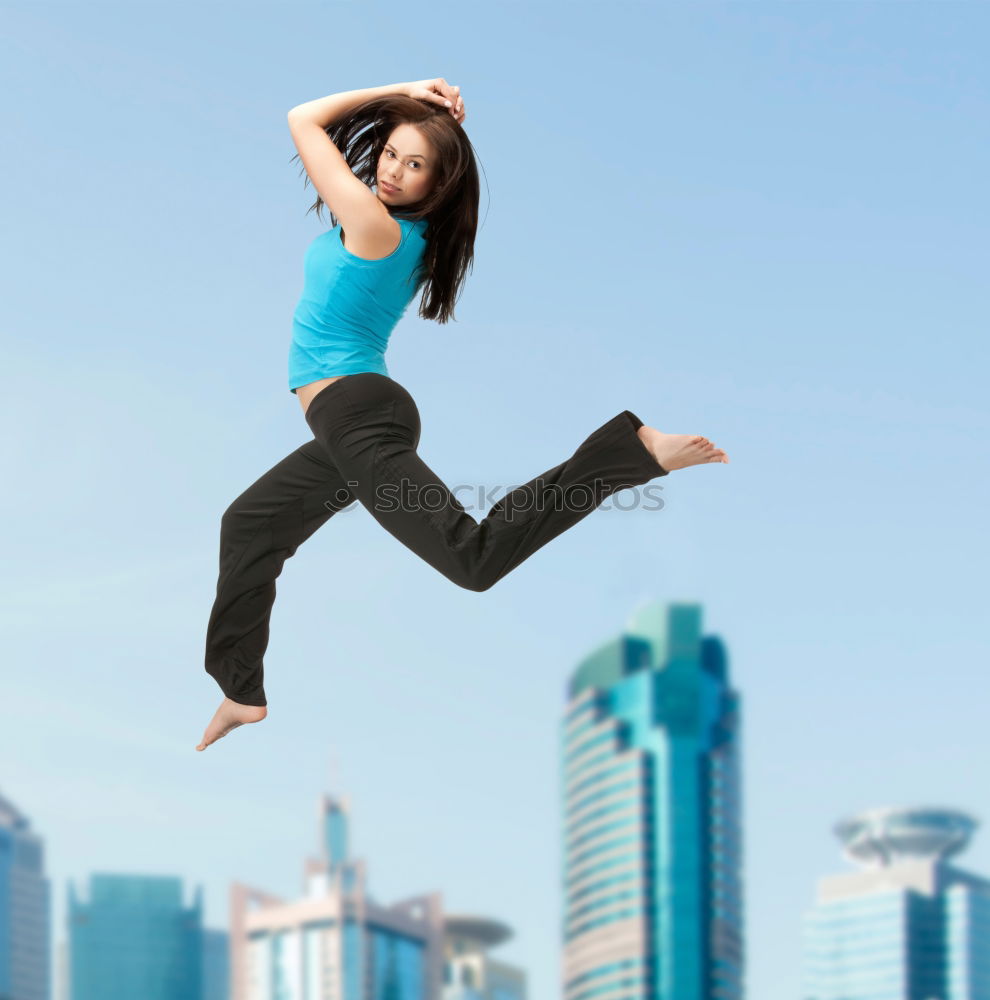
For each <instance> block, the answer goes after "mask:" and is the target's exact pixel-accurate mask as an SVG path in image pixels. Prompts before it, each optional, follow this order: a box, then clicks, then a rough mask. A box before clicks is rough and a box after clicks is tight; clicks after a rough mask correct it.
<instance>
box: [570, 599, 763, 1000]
mask: <svg viewBox="0 0 990 1000" xmlns="http://www.w3.org/2000/svg"><path fill="white" fill-rule="evenodd" d="M568 696H569V699H568V705H567V710H566V715H565V718H564V722H563V738H562V755H563V767H562V771H563V774H562V785H563V814H564V869H563V888H564V893H565V903H564V927H563V947H564V956H563V977H564V989H563V996H564V1000H599V998H601V1000H741V998H742V997H743V972H744V968H743V966H744V954H743V889H742V834H741V787H740V786H741V779H740V752H739V739H740V714H739V696H738V695H737V694H736V692H734V691H733V690H732V689H731V688H730V687H729V677H728V665H727V656H726V652H725V648H724V646H723V644H722V642H721V641H720V640H719V639H718V638H716V637H714V636H704V635H702V625H701V608H700V606H699V605H696V604H669V605H664V604H660V603H656V604H652V605H650V606H648V607H644V608H642V609H640V610H639V611H638V612H636V613H635V614H634V615H633V617H632V619H631V621H630V623H629V625H628V627H627V629H626V631H625V633H624V634H622V635H620V636H619V637H618V638H616V639H613V640H611V641H610V642H608V643H606V644H605V645H604V646H602V647H601V648H599V649H598V650H596V651H595V652H594V653H592V654H591V655H590V656H589V657H588V658H587V659H586V660H584V662H582V663H581V664H580V665H579V666H578V668H577V670H576V671H575V673H574V675H573V676H572V678H571V681H570V685H569V690H568Z"/></svg>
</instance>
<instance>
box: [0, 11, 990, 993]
mask: <svg viewBox="0 0 990 1000" xmlns="http://www.w3.org/2000/svg"><path fill="white" fill-rule="evenodd" d="M3 13H4V20H5V23H6V25H7V31H6V33H5V37H4V40H3V57H2V58H0V85H2V96H0V106H2V109H3V120H2V127H3V135H4V139H5V142H4V147H5V151H4V157H3V163H4V180H5V183H4V185H3V197H4V230H5V235H6V238H5V239H4V240H3V241H2V244H0V254H2V257H3V260H2V263H3V277H4V293H3V296H2V302H3V306H2V310H3V312H2V315H3V330H4V338H3V359H2V360H3V370H4V379H3V382H4V392H3V394H2V398H0V407H2V413H3V417H4V419H5V425H6V427H7V431H8V432H7V433H6V434H5V435H4V438H3V448H4V454H3V461H4V467H5V469H6V470H7V472H8V479H7V488H6V489H5V490H4V491H3V493H2V495H0V503H2V505H3V515H4V519H5V523H6V525H7V532H6V551H5V556H6V559H5V564H6V567H7V572H6V573H5V574H4V578H5V580H6V587H5V597H4V600H3V603H2V606H0V620H2V635H3V649H2V663H3V669H4V684H3V699H2V705H3V717H2V725H0V790H2V792H3V793H4V794H5V795H7V796H8V797H10V798H11V799H12V800H13V801H14V802H16V803H17V804H18V805H19V806H20V807H21V808H22V809H23V810H24V811H25V812H27V813H28V815H29V816H30V817H31V818H32V820H33V822H34V824H35V826H36V827H37V828H38V829H39V830H40V832H41V833H42V834H43V835H44V837H45V839H46V845H47V852H48V865H49V870H50V872H51V874H52V876H53V878H54V879H55V882H56V897H57V898H56V902H57V910H56V915H57V918H58V920H59V923H58V926H57V935H56V936H57V937H59V938H60V937H62V935H63V924H62V912H63V905H64V896H65V884H66V881H67V880H68V879H70V878H72V879H75V880H77V881H79V880H82V879H85V878H86V877H87V876H88V874H89V873H90V872H92V871H101V870H106V871H133V872H150V873H156V874H176V875H181V876H182V877H183V878H184V879H186V880H187V892H191V886H192V884H194V883H196V882H201V883H202V884H203V885H204V887H205V889H206V894H207V906H208V918H209V921H210V923H211V924H213V925H226V920H227V897H226V890H227V886H228V884H229V882H230V880H232V879H238V880H242V881H246V882H248V883H250V884H254V885H256V886H259V887H261V888H264V889H266V890H268V891H270V892H273V893H277V894H282V895H285V896H288V897H292V896H294V895H297V894H298V893H299V891H300V887H301V879H302V868H301V866H302V862H303V858H304V856H305V855H306V854H309V853H312V852H313V851H314V850H315V848H316V827H315V815H316V803H317V800H318V797H319V795H320V794H321V793H322V792H323V791H324V790H331V791H334V792H336V793H341V794H345V795H347V796H349V797H350V799H351V802H352V807H353V809H354V840H353V843H354V848H355V851H356V853H357V854H358V855H360V856H363V857H365V858H367V860H368V863H369V868H370V885H371V889H372V892H373V894H374V895H375V896H376V898H378V899H379V900H381V901H383V902H390V901H392V900H397V899H401V898H404V897H406V896H409V895H412V894H414V893H417V892H421V891H429V890H434V889H439V890H442V891H443V892H444V894H445V901H446V904H447V906H448V907H449V908H450V909H452V910H468V911H474V912H480V913H486V914H490V915H492V916H495V917H497V918H499V919H502V920H505V921H506V922H507V923H509V924H510V925H512V926H513V927H514V928H515V930H516V933H517V937H516V938H515V940H514V941H513V942H512V943H510V944H509V945H507V946H506V947H505V948H504V950H503V954H504V956H505V957H506V958H507V959H509V960H513V961H517V962H519V963H520V964H522V965H523V966H525V967H526V969H527V970H528V972H529V974H530V977H531V987H532V997H533V998H534V1000H542V998H544V997H552V996H556V995H558V992H559V987H558V967H559V917H560V903H561V898H560V887H559V864H560V855H559V846H558V845H559V836H560V832H559V815H558V793H559V787H558V760H557V734H558V728H557V727H558V722H559V717H560V712H561V709H562V706H563V691H564V683H565V681H566V678H567V676H568V675H569V673H570V671H571V670H572V669H573V667H574V665H575V664H576V663H577V662H578V661H579V660H580V659H581V657H582V656H584V655H585V654H586V653H587V652H588V651H589V650H590V649H592V648H594V647H595V646H597V645H598V644H599V643H601V642H603V641H605V640H606V639H608V638H610V637H611V636H613V635H614V634H616V633H617V632H618V631H619V630H621V628H622V626H623V624H624V623H625V621H626V619H627V617H628V615H629V613H630V612H631V611H632V609H633V608H634V607H635V606H636V605H637V604H639V603H640V602H642V601H645V600H688V601H699V602H701V603H702V604H703V605H704V607H705V621H706V627H707V629H708V631H709V632H711V633H715V634H718V635H719V636H721V637H722V639H723V640H724V641H725V643H726V645H727V647H728V650H729V654H730V669H731V671H732V676H733V680H734V683H735V684H736V685H737V686H738V687H739V689H740V690H741V691H742V694H743V712H744V727H745V735H744V754H745V761H744V775H745V800H744V802H745V817H746V828H745V849H746V871H745V875H746V889H747V897H746V908H747V933H748V961H749V979H748V986H749V996H750V997H754V998H759V1000H794V997H796V996H798V995H799V990H800V938H799V926H800V918H801V914H802V912H803V911H804V910H805V908H806V907H807V906H808V905H809V904H810V903H811V901H812V899H813V893H814V884H815V880H816V879H817V878H818V877H819V876H821V875H823V874H827V873H829V872H833V871H836V870H841V869H842V868H843V867H844V863H843V862H842V861H841V860H840V858H839V855H838V850H837V844H836V842H835V840H834V838H833V836H832V834H831V833H830V828H831V826H832V824H833V823H834V822H835V821H836V820H837V819H838V818H840V817H841V816H842V815H844V814H846V813H848V812H850V811H855V810H859V809H861V808H866V807H869V806H874V805H882V804H888V803H891V804H902V803H903V804H912V803H931V804H944V805H946V806H951V807H956V808H961V809H966V810H969V811H971V812H973V813H974V814H975V815H976V816H977V817H978V818H981V819H984V820H988V819H990V795H988V791H987V785H986V781H985V780H984V778H985V775H984V772H985V762H986V760H987V758H988V754H990V730H988V727H987V725H986V695H987V684H986V663H987V654H988V644H987V639H986V635H985V628H984V627H983V626H981V625H980V622H981V621H984V622H985V616H984V615H982V614H981V612H983V610H984V609H983V603H984V601H983V598H982V597H981V595H984V594H985V593H986V588H985V582H984V579H983V571H984V567H985V566H986V564H987V558H988V554H990V553H988V544H987V543H988V539H987V532H986V527H985V511H986V510H987V507H988V475H987V461H986V458H987V451H986V440H987V433H988V423H990V421H988V412H987V405H986V372H987V368H986V362H987V347H986V344H987V329H988V323H987V321H988V301H987V296H986V288H985V282H986V257H985V242H986V240H985V235H986V231H987V222H988V211H987V209H988V197H987V188H986V177H987V176H988V175H990V163H988V160H990V155H988V154H990V145H988V135H987V128H986V122H987V112H988V110H990V109H988V69H987V63H986V59H985V49H986V46H985V39H986V37H987V30H988V28H990V10H988V7H987V5H986V4H983V3H954V2H939V3H921V2H910V3H908V2H904V3H893V2H888V3H879V2H876V3H873V2H871V3H858V2H832V3H813V2H801V3H797V2H794V3H790V2H775V3H762V2H737V3H725V4H713V3H677V4H645V3H644V4H638V3H637V4H631V3H627V4H622V3H618V4H614V3H613V4H609V5H604V4H550V3H535V4H531V3H527V4H522V3H512V4H502V5H498V6H494V7H493V6H491V5H472V4H448V3H438V4H429V5H413V4H398V3H374V4H370V3H357V2H348V3H339V4H322V5H299V4H293V3H286V4H278V5H274V4H272V5H264V6H258V5H248V6H245V5H233V4H223V5H220V4H207V5H201V4H197V5H195V6H194V5H192V4H183V3H180V4H169V5H167V6H165V5H140V6H134V5H119V6H118V5H114V4H94V5H86V6H71V5H54V4H44V3H31V4H26V3H18V4H9V3H7V4H4V7H3ZM432 76H444V77H445V78H446V79H447V80H448V81H449V82H451V83H456V84H459V85H460V86H461V91H462V94H463V97H464V100H465V104H466V107H467V113H468V114H467V119H466V122H465V127H466V128H467V130H468V132H469V134H470V136H471V140H472V142H473V143H474V145H475V147H476V149H477V151H478V155H479V157H480V163H481V167H482V183H483V194H482V205H481V218H482V222H481V226H480V229H479V233H478V239H477V244H476V260H475V265H474V271H473V273H472V274H471V275H470V276H469V279H468V282H467V285H466V287H465V290H464V292H463V295H462V297H461V299H460V301H459V303H458V306H457V310H456V316H457V322H455V323H450V324H448V325H446V326H442V327H441V326H439V325H437V324H435V323H432V322H426V321H423V320H420V319H419V318H418V317H417V316H416V315H415V309H414V308H410V311H409V313H407V315H406V317H405V318H404V319H403V320H402V322H401V323H400V325H399V326H398V327H397V328H396V330H395V332H394V334H393V337H392V342H391V346H390V348H389V354H388V364H389V369H390V372H391V374H392V377H393V378H395V379H396V380H397V381H399V382H401V383H402V384H403V385H404V386H406V387H407V388H408V389H409V391H410V392H411V393H412V394H413V396H414V397H415V399H416V400H417V403H418V405H419V408H420V412H421V415H422V419H423V437H422V441H421V448H420V453H421V454H422V455H423V456H424V457H425V458H426V460H427V461H428V462H429V463H430V464H431V466H432V467H433V468H434V469H436V470H437V471H438V472H439V473H440V474H441V475H443V476H444V477H445V478H446V479H447V481H448V483H450V484H453V483H482V484H484V485H485V486H486V488H494V487H497V486H501V487H502V488H503V489H504V488H507V487H510V486H512V485H517V484H519V483H522V482H525V481H527V480H528V479H530V478H531V477H532V476H534V475H537V474H538V473H540V472H542V471H544V470H545V469H547V468H549V467H551V466H553V465H556V464H557V463H558V462H560V461H562V460H563V459H564V458H566V457H567V455H569V454H570V453H571V452H572V451H573V450H574V448H575V447H576V446H577V445H578V444H579V443H580V442H581V441H582V440H583V439H584V438H585V437H586V436H587V434H589V433H590V432H591V431H592V430H594V429H595V428H596V427H598V426H599V425H600V424H602V423H604V422H605V421H606V420H607V419H609V418H610V417H611V416H613V415H614V414H615V413H616V412H618V411H619V410H621V409H625V408H629V409H631V410H633V411H634V412H635V413H637V414H638V415H639V416H640V417H641V418H642V419H643V420H645V421H646V422H647V423H648V424H651V425H653V426H656V427H659V428H661V429H662V430H669V431H676V432H682V433H701V434H704V435H706V436H707V437H709V438H710V439H711V440H713V441H715V442H716V443H717V444H718V445H719V446H720V447H723V448H724V449H725V450H726V451H727V452H728V454H729V456H730V458H731V463H730V464H729V465H711V466H705V467H701V468H697V469H694V470H688V471H687V472H684V473H677V474H675V475H672V476H670V477H668V478H665V479H663V480H661V481H660V482H662V485H663V496H664V507H663V509H662V510H660V511H655V510H653V511H650V510H634V511H626V512H619V511H615V510H602V511H599V512H596V513H595V514H593V515H592V516H591V517H590V518H589V519H587V520H585V521H584V522H582V523H581V524H580V525H578V526H577V527H576V528H575V529H573V530H572V531H570V532H567V533H566V534H565V535H563V536H561V537H560V538H558V539H556V540H555V541H554V542H553V543H552V544H551V545H550V546H548V547H547V548H545V549H543V550H541V552H540V553H538V554H537V555H536V556H534V557H533V558H532V559H531V560H529V561H527V562H526V563H524V564H523V565H522V566H521V567H519V568H518V569H517V570H515V571H514V572H513V573H512V574H510V575H509V576H508V577H506V578H505V579H504V580H502V581H501V582H500V583H499V584H498V585H497V586H496V587H495V588H493V589H492V590H491V591H488V592H486V593H484V594H475V593H471V592H468V591H463V590H460V589H458V588H456V587H455V586H453V585H452V584H451V583H450V582H449V581H447V580H446V579H445V578H444V577H442V576H440V574H438V573H436V571H434V570H432V569H431V568H430V567H429V566H427V565H426V564H425V563H423V562H421V561H419V560H418V559H417V558H416V557H415V556H414V555H413V554H412V553H411V552H409V551H408V550H406V549H405V548H404V547H402V546H401V545H400V544H398V543H397V542H396V541H395V539H393V538H392V537H391V536H390V535H388V534H387V533H385V532H383V531H382V530H381V529H380V527H379V526H378V525H377V524H376V523H375V522H374V521H373V520H372V519H371V517H370V516H369V515H368V514H367V512H365V511H364V510H362V509H359V508H354V509H351V510H348V511H347V512H346V513H342V514H339V515H338V516H337V517H336V518H334V519H333V520H332V521H331V522H329V523H328V525H327V526H326V527H325V528H324V529H322V530H321V531H320V532H319V533H318V534H317V535H315V536H314V537H313V538H312V539H310V540H309V541H308V542H307V543H306V545H305V546H303V547H302V548H300V550H299V552H298V553H297V554H296V556H295V557H294V558H293V559H292V560H290V561H289V562H288V563H287V565H286V569H285V572H284V573H283V575H282V577H281V578H280V581H279V585H278V587H279V592H278V601H277V603H276V607H275V613H274V615H273V620H272V640H271V645H270V648H269V656H268V659H267V667H266V680H267V690H268V697H269V701H270V709H271V713H270V715H269V718H268V719H267V720H266V721H265V722H264V723H263V724H262V725H260V726H254V727H250V728H246V729H242V730H240V731H238V732H236V733H233V734H231V736H229V737H227V738H226V739H224V740H223V741H221V742H220V743H218V744H217V745H216V746H215V747H212V748H210V750H209V751H207V752H205V753H201V754H200V753H196V752H195V751H194V749H193V748H194V746H195V745H196V743H197V742H198V740H199V738H200V735H201V734H202V730H203V728H204V726H205V724H206V722H207V721H208V720H209V718H210V716H211V715H212V713H213V711H214V709H215V707H216V704H217V703H218V701H219V690H218V689H217V688H216V686H215V684H214V682H213V681H212V680H211V678H209V677H208V676H207V675H206V674H205V672H204V671H203V669H202V643H203V636H204V631H205V626H206V621H207V617H208V614H209V610H210V606H211V603H212V599H213V595H214V588H215V584H216V561H217V545H218V533H219V519H220V514H221V513H222V511H223V510H224V508H225V507H226V506H227V504H228V503H230V501H231V500H233V499H234V497H235V496H237V495H238V494H239V493H240V492H241V491H242V490H243V489H245V488H246V487H247V486H248V485H249V484H250V483H252V482H253V481H254V480H255V479H256V478H257V477H258V476H259V475H261V474H262V473H263V472H265V471H266V470H267V469H268V468H269V467H271V466H272V465H274V464H275V463H276V462H277V461H278V460H280V459H281V458H282V457H283V456H284V455H285V454H287V453H288V452H290V451H292V450H293V449H295V448H296V447H298V446H299V445H300V444H302V443H303V442H304V441H306V440H307V439H308V438H309V436H310V434H309V429H308V427H307V425H306V423H305V421H304V420H303V417H302V414H301V410H300V407H299V404H298V402H297V401H296V399H295V397H293V396H292V395H290V393H289V392H288V389H287V385H286V354H287V351H288V346H289V336H290V320H291V314H292V310H293V308H294V306H295V302H296V298H297V297H298V294H299V292H300V290H301V277H302V270H301V268H302V255H303V252H304V250H305V248H306V246H307V244H308V243H309V241H310V240H311V239H312V238H313V237H314V236H315V235H317V233H319V232H320V231H321V229H322V225H321V223H320V222H319V221H318V220H317V219H316V218H315V216H314V215H312V214H310V215H309V216H307V215H306V209H307V208H308V206H309V204H310V203H311V201H312V191H311V189H310V188H305V189H304V187H303V182H302V179H301V178H300V177H299V175H298V164H297V163H290V159H291V157H292V156H293V155H294V153H295V150H294V147H293V146H292V143H291V139H290V137H289V134H288V131H287V128H286V124H285V113H286V111H287V110H288V109H289V108H290V107H292V106H293V105H296V104H299V103H302V102H303V101H306V100H311V99H313V98H316V97H321V96H323V95H325V94H329V93H332V92H335V91H341V90H350V89H355V88H359V87H371V86H379V85H383V84H388V83H396V82H400V81H407V80H418V79H422V78H425V77H432ZM981 279H982V280H981ZM981 289H982V291H981ZM499 492H500V491H499ZM960 863H961V864H963V865H965V866H967V867H969V868H972V869H974V870H977V871H982V872H983V873H990V832H987V831H983V832H982V833H981V832H978V833H977V835H976V838H975V840H974V844H973V847H972V848H971V850H970V851H969V852H968V854H966V855H965V856H963V857H962V858H960Z"/></svg>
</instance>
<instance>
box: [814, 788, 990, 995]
mask: <svg viewBox="0 0 990 1000" xmlns="http://www.w3.org/2000/svg"><path fill="white" fill-rule="evenodd" d="M975 826H976V823H975V821H974V820H973V819H972V818H971V817H970V816H967V815H966V814H965V813H961V812H957V811H955V810H949V809H931V808H883V809H872V810H869V811H867V812H865V813H862V814H860V815H858V816H853V817H852V818H850V819H847V820H844V821H843V822H841V823H839V824H838V826H837V827H836V830H835V832H836V833H837V835H838V836H839V838H840V840H841V841H842V843H843V846H844V849H845V854H846V856H847V857H848V858H850V859H851V860H854V861H856V862H858V863H859V864H860V865H861V866H862V868H863V870H861V871H856V872H847V873H845V874H840V875H833V876H829V877H828V878H825V879H822V880H821V882H820V883H819V886H818V900H817V903H816V905H815V906H814V908H813V909H811V910H810V911H809V912H808V913H807V914H806V915H805V920H804V950H805V961H804V976H805V984H804V991H803V995H804V998H805V1000H990V882H988V881H987V880H986V879H983V878H980V877H978V876H976V875H971V874H969V873H968V872H964V871H962V870H961V869H959V868H956V867H954V866H953V865H950V864H949V860H948V859H949V858H951V857H953V856H954V855H956V854H958V853H959V852H960V851H961V850H963V849H964V847H965V846H966V844H967V843H968V841H969V838H970V835H971V833H972V831H973V829H974V828H975Z"/></svg>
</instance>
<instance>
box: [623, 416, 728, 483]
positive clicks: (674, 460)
mask: <svg viewBox="0 0 990 1000" xmlns="http://www.w3.org/2000/svg"><path fill="white" fill-rule="evenodd" d="M636 433H637V434H638V435H639V439H640V441H642V442H643V444H644V445H646V448H647V450H648V451H649V453H650V454H651V455H652V456H653V457H654V458H655V459H656V460H657V461H658V462H659V463H660V464H661V465H662V466H663V467H664V468H665V469H666V470H667V471H668V472H673V471H674V469H686V468H687V467H688V466H689V465H706V464H707V463H708V462H728V461H729V456H728V455H726V453H725V452H724V451H722V449H721V448H716V447H715V445H713V444H712V443H711V441H709V440H708V438H705V437H701V436H700V435H698V434H664V432H663V431H658V430H657V429H656V428H655V427H647V426H646V425H645V424H644V425H643V426H642V427H640V428H639V429H638V430H637V431H636Z"/></svg>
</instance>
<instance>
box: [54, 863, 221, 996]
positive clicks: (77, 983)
mask: <svg viewBox="0 0 990 1000" xmlns="http://www.w3.org/2000/svg"><path fill="white" fill-rule="evenodd" d="M89 895H90V900H89V902H88V903H86V902H81V901H80V900H79V899H78V898H77V897H76V893H75V889H74V887H73V886H72V884H71V883H70V885H69V908H68V922H69V969H70V971H69V983H70V987H69V988H70V997H71V1000H137V998H140V1000H201V995H202V952H203V946H202V934H201V929H202V911H203V907H202V891H201V889H200V888H198V887H197V890H196V898H195V902H194V903H193V905H192V906H191V907H188V908H187V907H185V906H183V903H182V882H181V880H180V879H178V878H172V877H169V876H145V875H94V876H92V878H91V879H90V893H89Z"/></svg>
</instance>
